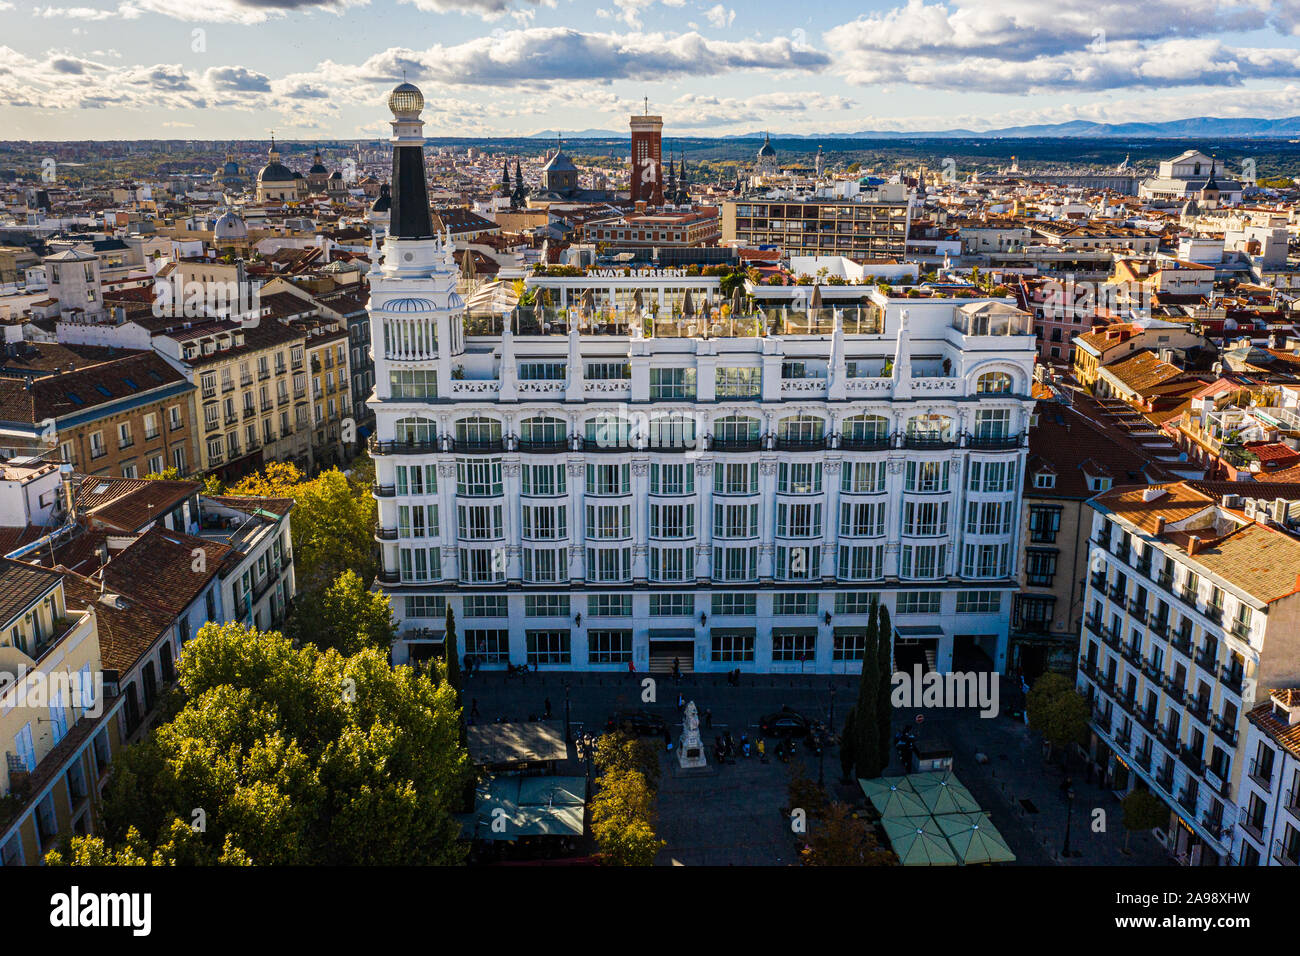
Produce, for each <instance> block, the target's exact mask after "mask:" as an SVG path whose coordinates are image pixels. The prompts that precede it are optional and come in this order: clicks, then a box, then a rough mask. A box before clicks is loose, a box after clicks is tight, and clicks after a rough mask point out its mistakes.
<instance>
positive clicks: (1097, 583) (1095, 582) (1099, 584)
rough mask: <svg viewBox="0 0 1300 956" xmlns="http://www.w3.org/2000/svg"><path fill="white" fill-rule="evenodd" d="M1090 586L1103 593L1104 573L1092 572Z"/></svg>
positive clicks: (1104, 588) (1104, 587) (1104, 585)
mask: <svg viewBox="0 0 1300 956" xmlns="http://www.w3.org/2000/svg"><path fill="white" fill-rule="evenodd" d="M1092 586H1093V587H1094V588H1096V589H1097V590H1099V591H1105V590H1106V572H1105V571H1093V572H1092Z"/></svg>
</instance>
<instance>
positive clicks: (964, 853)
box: [887, 813, 1016, 863]
mask: <svg viewBox="0 0 1300 956" xmlns="http://www.w3.org/2000/svg"><path fill="white" fill-rule="evenodd" d="M933 819H934V821H935V823H936V824H938V827H939V829H940V831H942V832H943V834H944V836H946V837H947V838H948V843H949V844H951V846H952V848H953V850H954V851H956V854H957V858H958V859H960V860H961V862H963V863H1011V862H1013V861H1014V860H1015V858H1016V855H1015V854H1014V853H1012V852H1011V847H1009V846H1007V841H1006V840H1004V839H1003V838H1002V834H1001V833H999V832H998V830H997V827H995V826H994V825H993V824H992V823H991V822H990V821H989V818H988V814H986V813H950V814H947V815H945V816H942V817H934V818H933ZM887 822H888V821H887Z"/></svg>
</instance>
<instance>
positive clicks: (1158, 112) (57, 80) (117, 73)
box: [0, 0, 1300, 139]
mask: <svg viewBox="0 0 1300 956" xmlns="http://www.w3.org/2000/svg"><path fill="white" fill-rule="evenodd" d="M1298 33H1300V0H1147V2H1142V3H1138V4H1135V3H1132V2H1131V0H1128V2H1111V0H1052V2H1050V3H1048V2H1044V0H946V2H945V0H898V2H888V0H885V2H881V0H871V2H866V3H863V2H845V0H830V2H820V3H807V2H805V3H789V2H781V3H777V2H772V0H750V2H749V3H747V4H740V3H738V2H730V3H729V2H725V0H724V2H712V0H329V2H319V0H51V2H49V3H31V2H26V0H0V139H118V138H122V139H135V138H250V139H252V138H262V137H265V136H266V134H267V132H268V131H269V130H272V129H274V130H276V131H277V132H278V133H279V134H280V135H282V136H284V137H286V138H318V137H354V136H375V135H378V134H379V132H380V131H381V129H386V127H383V126H382V124H383V122H384V120H385V117H386V115H387V114H386V111H385V110H384V108H383V95H384V93H385V92H386V90H387V89H388V88H389V87H390V86H391V85H392V83H393V82H394V81H395V79H400V77H401V75H402V72H403V70H405V71H406V75H407V76H408V78H409V79H411V80H412V81H413V82H416V83H418V84H419V85H420V86H421V88H422V89H423V90H424V94H425V99H426V101H427V102H428V104H429V105H428V108H427V109H426V114H425V115H426V120H427V122H428V125H427V130H428V132H429V134H430V135H467V136H472V135H478V134H491V133H496V134H528V133H532V132H534V131H536V130H540V129H552V128H560V129H569V130H572V129H582V128H604V129H615V130H623V129H626V125H627V119H626V116H627V113H628V112H630V111H632V110H637V111H639V109H640V106H641V100H642V97H643V96H648V97H649V98H650V104H651V110H652V112H658V113H661V114H663V115H664V117H665V123H666V129H665V133H666V135H668V136H669V137H671V134H672V133H673V132H674V131H676V132H680V133H683V134H686V133H689V134H694V135H715V134H727V133H737V132H745V131H749V130H757V129H765V128H766V129H771V130H773V131H774V132H791V133H812V132H826V133H836V132H839V133H849V132H853V131H857V130H863V129H897V130H920V129H946V128H953V127H966V128H971V129H977V130H978V129H990V128H995V127H998V126H1008V125H1018V124H1024V123H1038V122H1063V121H1067V120H1072V119H1088V120H1098V121H1110V122H1119V121H1128V120H1164V119H1178V118H1182V117H1187V116H1202V115H1208V116H1265V117H1279V116H1291V115H1296V114H1300V37H1298V36H1297V34H1298Z"/></svg>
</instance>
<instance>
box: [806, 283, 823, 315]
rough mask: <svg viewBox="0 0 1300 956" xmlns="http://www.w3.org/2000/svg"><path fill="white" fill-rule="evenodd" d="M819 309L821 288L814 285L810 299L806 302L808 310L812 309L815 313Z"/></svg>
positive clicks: (820, 305)
mask: <svg viewBox="0 0 1300 956" xmlns="http://www.w3.org/2000/svg"><path fill="white" fill-rule="evenodd" d="M821 307H822V287H821V286H819V285H815V286H813V291H812V299H810V300H809V302H808V308H810V309H812V310H813V311H814V312H815V311H817V310H818V309H820V308H821Z"/></svg>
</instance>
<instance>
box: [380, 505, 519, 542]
mask: <svg viewBox="0 0 1300 956" xmlns="http://www.w3.org/2000/svg"><path fill="white" fill-rule="evenodd" d="M502 511H503V509H502V506H501V505H459V506H457V508H456V518H457V522H456V523H457V531H458V532H459V535H460V539H461V540H462V541H491V540H496V539H498V538H500V537H501V536H502V535H503V534H504V525H503V522H502ZM399 514H400V509H399Z"/></svg>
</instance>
